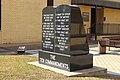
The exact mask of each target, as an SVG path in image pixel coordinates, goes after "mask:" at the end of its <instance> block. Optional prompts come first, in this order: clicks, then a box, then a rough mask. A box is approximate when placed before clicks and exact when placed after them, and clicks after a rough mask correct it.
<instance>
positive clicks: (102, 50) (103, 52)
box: [98, 43, 106, 54]
mask: <svg viewBox="0 0 120 80" xmlns="http://www.w3.org/2000/svg"><path fill="white" fill-rule="evenodd" d="M98 48H99V54H106V47H103V46H101V45H100V44H99V43H98Z"/></svg>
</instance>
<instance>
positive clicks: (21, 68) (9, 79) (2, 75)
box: [0, 55, 119, 80]
mask: <svg viewBox="0 0 120 80" xmlns="http://www.w3.org/2000/svg"><path fill="white" fill-rule="evenodd" d="M36 60H37V58H35V57H30V56H27V55H0V80H119V79H118V78H117V77H110V76H103V77H66V76H64V75H62V74H57V73H55V72H52V71H49V70H46V69H42V68H39V67H36V66H32V65H29V64H27V62H32V61H36Z"/></svg>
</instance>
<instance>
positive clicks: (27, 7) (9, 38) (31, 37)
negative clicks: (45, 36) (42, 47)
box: [0, 0, 47, 43]
mask: <svg viewBox="0 0 120 80" xmlns="http://www.w3.org/2000/svg"><path fill="white" fill-rule="evenodd" d="M1 1H2V30H1V32H0V37H1V38H0V39H1V40H0V41H1V43H26V42H40V41H41V36H42V32H41V31H42V26H41V24H42V18H41V17H42V9H43V8H44V7H45V6H47V1H46V0H1Z"/></svg>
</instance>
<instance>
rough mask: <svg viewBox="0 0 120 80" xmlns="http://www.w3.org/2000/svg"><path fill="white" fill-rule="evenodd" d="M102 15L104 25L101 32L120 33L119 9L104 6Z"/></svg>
mask: <svg viewBox="0 0 120 80" xmlns="http://www.w3.org/2000/svg"><path fill="white" fill-rule="evenodd" d="M104 17H106V20H105V21H104V24H106V26H105V27H104V28H103V32H107V31H109V32H111V33H116V32H117V33H118V32H119V33H120V28H119V27H120V9H110V8H105V9H104ZM108 28H109V29H108Z"/></svg>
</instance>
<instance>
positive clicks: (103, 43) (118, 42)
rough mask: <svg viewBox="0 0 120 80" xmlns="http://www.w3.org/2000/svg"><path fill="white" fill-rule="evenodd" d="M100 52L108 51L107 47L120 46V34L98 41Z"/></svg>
mask: <svg viewBox="0 0 120 80" xmlns="http://www.w3.org/2000/svg"><path fill="white" fill-rule="evenodd" d="M98 47H99V53H106V47H109V50H110V47H115V48H120V36H119V37H118V36H117V37H107V38H103V39H101V40H99V41H98Z"/></svg>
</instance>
